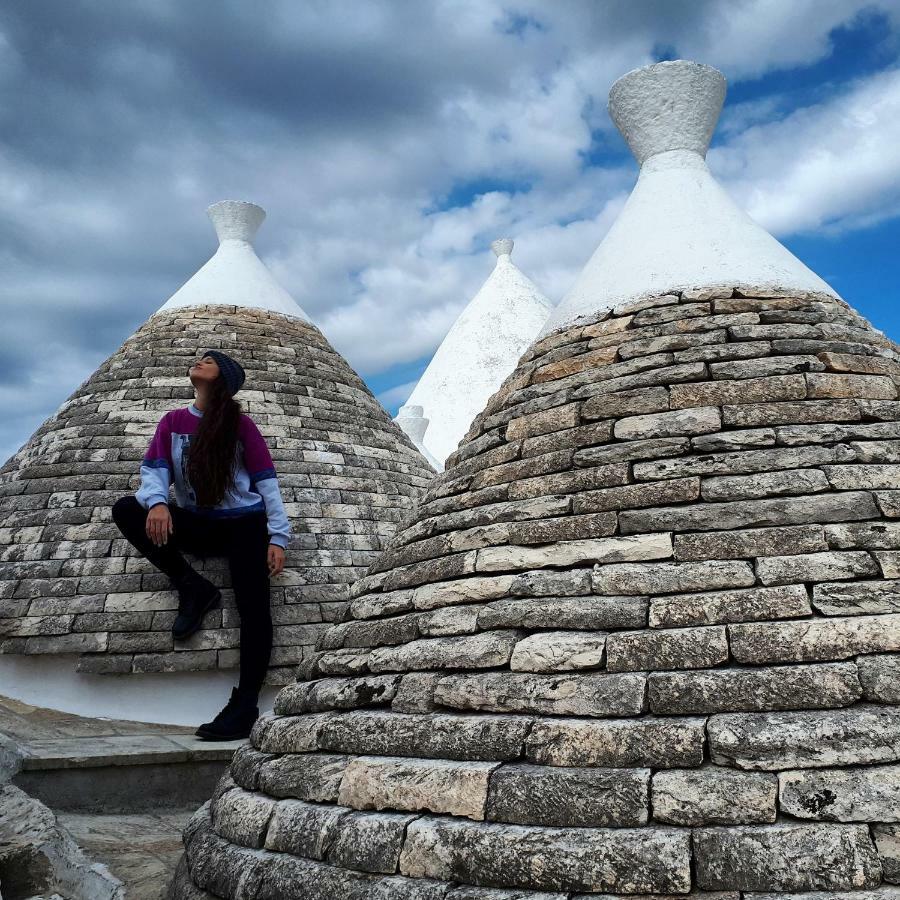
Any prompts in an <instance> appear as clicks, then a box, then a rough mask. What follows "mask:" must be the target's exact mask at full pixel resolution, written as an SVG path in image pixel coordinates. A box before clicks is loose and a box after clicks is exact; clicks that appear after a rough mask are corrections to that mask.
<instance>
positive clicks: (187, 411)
mask: <svg viewBox="0 0 900 900" xmlns="http://www.w3.org/2000/svg"><path fill="white" fill-rule="evenodd" d="M202 418H203V413H202V412H200V410H199V409H197V407H196V406H194V405H193V404H191V405H190V406H188V407H185V408H184V409H175V410H172V412H167V413H166V414H165V415H164V416H163V417H162V419H160V422H159V425H157V426H156V434H154V435H153V440H152V441H150V446H149V448H148V449H147V452H146V454H145V455H144V460H143V462H142V463H141V486H140V488H138V491H137V493H136V494H135V496H136V497H137V501H138V503H140V504H141V506H143V507H144V509H150V507H151V506H155V505H156V504H157V503H168V502H169V484H170V483H171V481H172V476H173V475H174V481H175V501H176V502H177V504H178V505H179V506H180V507H182V508H183V509H189V510H191V512H196V513H200V514H201V515H205V516H243V515H246V514H247V513H255V512H265V513H266V517H267V519H268V527H269V542H270V543H272V544H277V545H278V546H279V547H287V545H288V542H289V541H290V539H291V527H290V524H289V523H288V517H287V513H286V512H285V511H284V503H283V501H282V499H281V491H280V490H279V488H278V479H277V478H276V476H275V465H274V464H273V462H272V457H271V455H270V454H269V448H268V447H267V446H266V439H265V438H264V437H263V436H262V435H261V434H260V431H259V429H258V428H257V427H256V423H255V422H254V421H253V419H251V418H250V417H249V416H247V415H244V414H243V413H242V414H241V418H240V422H239V424H238V449H237V461H236V465H235V472H234V482H233V483H232V485H231V486H230V487H229V488H228V489H227V490H226V491H225V497H224V498H223V499H222V502H221V503H219V504H218V505H217V506H214V507H198V506H197V497H196V494H195V493H194V490H193V488H192V487H191V484H190V482H189V481H188V477H187V455H188V452H189V450H190V444H191V438H192V437H193V435H194V434H195V433H196V431H197V426H198V425H199V424H200V419H202Z"/></svg>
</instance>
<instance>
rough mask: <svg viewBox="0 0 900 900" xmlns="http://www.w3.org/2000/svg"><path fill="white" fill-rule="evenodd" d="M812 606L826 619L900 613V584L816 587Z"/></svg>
mask: <svg viewBox="0 0 900 900" xmlns="http://www.w3.org/2000/svg"><path fill="white" fill-rule="evenodd" d="M812 604H813V606H814V607H815V609H816V611H817V612H820V613H822V614H824V615H826V616H858V615H867V614H875V615H877V614H880V613H900V581H887V580H883V579H879V580H878V581H853V582H850V583H847V584H841V583H836V584H817V585H814V586H813V600H812Z"/></svg>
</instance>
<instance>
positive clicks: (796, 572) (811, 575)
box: [756, 550, 879, 584]
mask: <svg viewBox="0 0 900 900" xmlns="http://www.w3.org/2000/svg"><path fill="white" fill-rule="evenodd" d="M756 574H757V576H758V577H759V580H760V581H761V582H762V583H763V584H789V583H792V582H793V583H795V584H796V583H797V582H802V581H848V580H850V579H853V578H865V577H867V576H868V577H870V578H871V577H872V576H873V575H878V574H879V571H878V564H877V563H876V562H875V560H874V559H872V557H871V556H870V555H869V554H868V553H866V552H865V551H864V550H847V551H844V552H839V551H830V552H825V553H807V554H799V555H791V556H770V557H768V558H766V559H760V560H759V561H758V562H757V564H756Z"/></svg>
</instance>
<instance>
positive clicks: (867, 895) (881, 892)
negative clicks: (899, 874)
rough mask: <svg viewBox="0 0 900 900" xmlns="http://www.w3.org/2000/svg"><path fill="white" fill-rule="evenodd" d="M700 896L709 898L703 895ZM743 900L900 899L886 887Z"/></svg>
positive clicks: (761, 894) (750, 894)
mask: <svg viewBox="0 0 900 900" xmlns="http://www.w3.org/2000/svg"><path fill="white" fill-rule="evenodd" d="M700 895H701V896H710V895H709V894H703V893H702V892H700ZM738 896H739V897H740V896H743V897H744V898H745V900H897V898H898V897H900V891H898V890H897V888H891V887H888V886H886V885H881V886H879V887H874V888H869V889H868V890H864V891H858V890H850V891H801V892H790V891H778V892H777V893H774V892H765V891H744V893H743V894H738Z"/></svg>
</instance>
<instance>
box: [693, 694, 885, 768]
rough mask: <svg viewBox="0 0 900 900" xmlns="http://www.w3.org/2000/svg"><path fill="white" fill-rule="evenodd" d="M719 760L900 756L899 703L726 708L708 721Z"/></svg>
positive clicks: (813, 762)
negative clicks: (790, 708)
mask: <svg viewBox="0 0 900 900" xmlns="http://www.w3.org/2000/svg"><path fill="white" fill-rule="evenodd" d="M707 733H708V736H709V747H710V755H711V757H712V761H713V762H714V763H718V764H719V765H724V766H736V767H737V768H739V769H762V770H764V771H778V770H779V769H801V768H807V767H812V768H818V767H822V766H853V765H870V764H873V763H889V762H897V761H900V709H895V708H893V707H880V706H856V707H853V708H851V709H835V710H817V711H815V712H770V713H725V714H723V715H718V716H713V717H712V718H711V719H710V720H709V722H708V723H707Z"/></svg>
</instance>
